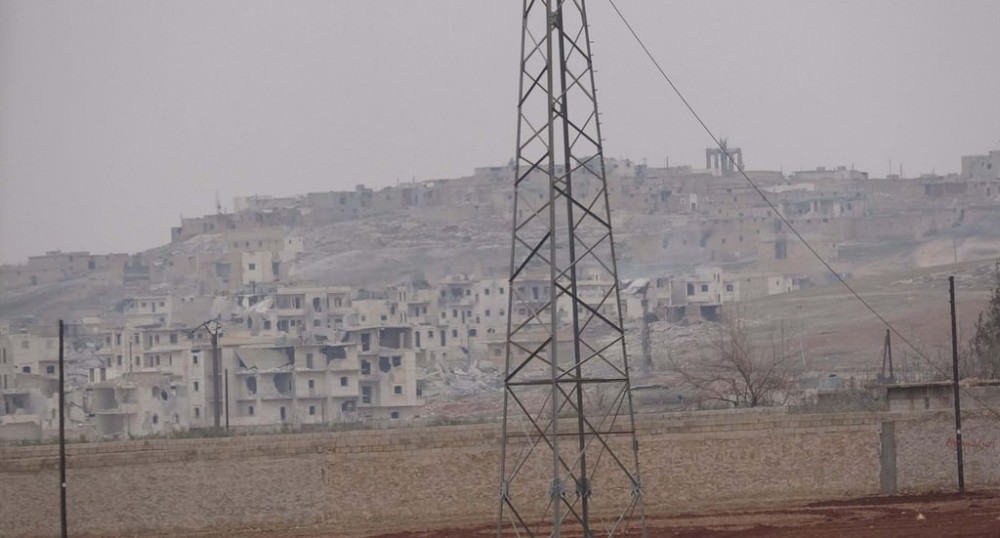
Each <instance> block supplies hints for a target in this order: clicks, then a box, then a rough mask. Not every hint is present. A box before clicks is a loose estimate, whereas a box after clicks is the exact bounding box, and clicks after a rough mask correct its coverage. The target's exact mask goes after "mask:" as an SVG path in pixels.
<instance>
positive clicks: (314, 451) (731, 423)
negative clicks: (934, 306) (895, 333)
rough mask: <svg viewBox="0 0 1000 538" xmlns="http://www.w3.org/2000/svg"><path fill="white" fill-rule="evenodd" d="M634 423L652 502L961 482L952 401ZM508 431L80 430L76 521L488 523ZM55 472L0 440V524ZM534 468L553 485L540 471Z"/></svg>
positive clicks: (33, 515) (43, 495)
mask: <svg viewBox="0 0 1000 538" xmlns="http://www.w3.org/2000/svg"><path fill="white" fill-rule="evenodd" d="M965 423H966V427H965V445H966V449H965V453H966V462H967V463H966V481H967V485H968V487H969V488H972V489H974V488H980V487H996V486H998V485H1000V465H996V462H997V461H1000V458H998V457H997V456H998V450H1000V420H997V418H996V417H995V416H991V415H988V414H986V413H985V412H973V413H970V414H969V415H968V416H967V417H966V418H965ZM885 424H891V426H889V427H885V426H884V425H885ZM637 429H638V432H639V433H638V437H639V442H640V447H641V458H642V461H641V463H642V471H643V473H642V478H643V484H644V491H645V495H646V507H647V513H651V514H658V513H668V512H676V511H686V510H698V509H707V508H712V507H717V506H719V505H720V504H728V505H731V506H735V505H741V504H743V505H745V504H747V503H762V502H772V501H773V502H778V501H794V500H806V499H820V498H832V497H845V496H858V495H870V494H877V493H880V492H882V491H887V487H888V486H889V485H893V486H894V487H897V486H898V489H899V490H900V491H904V492H916V491H927V490H941V489H949V488H953V487H954V483H955V482H954V480H955V479H954V476H955V464H954V461H955V449H954V424H953V422H952V418H951V416H950V415H949V414H947V413H936V412H925V413H916V414H905V415H903V414H873V413H858V414H831V415H787V414H784V413H780V412H766V411H753V410H751V411H727V412H703V413H679V414H667V415H644V416H640V417H638V418H637ZM499 433H500V432H499V426H498V425H497V424H483V425H470V426H449V427H437V428H413V429H396V430H380V431H356V432H343V433H322V434H292V435H271V436H258V437H239V438H222V439H190V440H156V441H131V442H114V443H95V444H79V445H70V446H69V448H68V460H69V472H68V480H67V482H68V484H69V489H68V497H69V514H70V515H69V521H70V528H71V531H72V533H73V534H83V533H92V534H123V533H142V532H147V531H157V532H160V533H164V532H171V531H172V532H180V531H196V530H207V529H215V530H222V531H234V530H236V529H240V528H248V527H259V526H285V525H309V524H324V525H327V526H329V528H331V529H337V530H338V531H340V532H341V533H345V534H346V533H348V532H363V531H365V530H375V529H378V530H395V529H412V530H422V529H434V528H440V527H445V526H452V525H464V524H472V523H478V524H489V523H490V522H492V521H494V520H495V517H496V510H497V506H498V505H497V503H498V500H497V490H498V489H497V488H498V482H499ZM949 436H950V437H949ZM949 439H951V441H949ZM889 440H891V442H888V441H889ZM886 450H891V451H892V452H891V453H887V452H886ZM57 476H58V449H57V447H55V446H38V447H11V448H0V525H2V526H0V528H2V529H3V531H2V532H0V534H2V535H3V536H35V535H38V536H53V535H57V534H58V516H57V514H58V482H57V480H58V479H57ZM537 482H538V484H537V485H538V487H546V481H545V479H544V473H539V474H538V476H537Z"/></svg>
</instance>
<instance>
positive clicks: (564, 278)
mask: <svg viewBox="0 0 1000 538" xmlns="http://www.w3.org/2000/svg"><path fill="white" fill-rule="evenodd" d="M522 24H523V25H522V28H521V62H520V67H521V69H520V78H521V83H520V90H519V91H520V94H519V98H518V134H517V154H516V159H515V175H514V224H513V229H512V238H511V263H510V280H509V286H510V287H509V293H508V309H507V339H506V361H505V364H506V367H505V369H504V410H503V414H504V422H503V432H502V443H501V444H502V449H501V450H502V454H501V469H500V510H499V517H498V522H497V536H498V537H501V536H505V535H509V536H538V535H539V534H538V533H539V531H540V530H541V529H540V528H539V525H541V526H542V528H544V529H545V531H544V532H545V533H546V534H548V535H549V536H553V537H558V536H561V533H562V531H563V530H565V531H566V532H567V533H569V534H572V535H573V536H580V535H582V536H584V537H592V536H603V537H617V536H622V535H624V534H626V533H629V535H639V536H646V523H645V515H644V511H643V510H644V509H643V500H642V488H641V485H640V481H639V446H638V442H637V441H636V437H635V419H634V416H633V413H632V393H631V390H630V389H631V384H630V380H629V367H628V358H627V356H626V353H625V331H624V325H623V322H622V313H621V309H620V306H619V305H621V298H620V292H619V280H618V269H617V265H616V262H615V250H614V242H613V237H612V230H611V213H610V209H609V207H608V190H607V181H606V176H605V166H604V150H603V143H602V139H601V129H600V124H599V122H598V112H597V98H596V90H595V87H594V69H593V64H592V60H591V50H590V46H591V42H590V29H589V26H588V24H589V23H588V20H587V13H586V7H585V3H584V2H568V1H564V0H539V1H535V2H525V3H524V10H523V16H522ZM584 275H585V277H584ZM632 533H635V534H632Z"/></svg>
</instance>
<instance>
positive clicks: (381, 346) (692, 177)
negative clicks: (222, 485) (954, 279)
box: [0, 148, 1000, 440]
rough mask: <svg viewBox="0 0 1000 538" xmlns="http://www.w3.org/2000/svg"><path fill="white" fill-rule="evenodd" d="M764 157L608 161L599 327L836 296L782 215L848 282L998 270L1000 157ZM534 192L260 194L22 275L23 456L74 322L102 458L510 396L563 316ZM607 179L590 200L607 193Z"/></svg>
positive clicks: (4, 433)
mask: <svg viewBox="0 0 1000 538" xmlns="http://www.w3.org/2000/svg"><path fill="white" fill-rule="evenodd" d="M729 156H732V160H730V158H729ZM742 160H743V152H742V150H741V149H739V148H729V149H728V154H727V153H726V152H722V151H720V150H719V149H714V150H713V149H710V150H707V151H706V155H705V168H693V167H691V166H676V167H672V166H665V167H660V168H658V167H653V166H650V165H647V164H639V163H635V162H632V161H628V160H612V161H608V165H607V175H608V191H607V192H606V195H607V197H608V199H609V201H610V204H611V207H612V208H614V213H613V219H614V220H615V228H616V241H617V242H618V244H619V245H620V249H619V251H618V256H619V260H618V263H619V267H620V271H621V272H620V274H621V275H622V277H623V281H622V282H621V283H620V288H621V290H622V293H621V297H620V301H619V302H618V303H617V304H615V302H614V301H611V302H610V303H608V301H607V300H606V297H605V295H606V294H605V293H604V290H606V289H608V283H607V282H602V281H601V279H600V277H599V276H597V274H598V273H596V272H594V273H593V274H591V273H588V272H587V271H586V268H585V267H584V268H582V273H581V275H580V280H579V286H580V287H581V290H582V291H581V293H580V294H581V295H582V296H584V297H588V298H589V299H588V301H591V299H592V302H591V307H592V308H593V309H594V310H595V311H602V312H604V313H605V314H607V315H617V314H618V313H619V312H620V313H621V315H622V316H623V317H624V319H625V320H626V322H627V323H630V324H632V325H636V324H640V323H643V322H644V321H648V320H651V319H655V320H660V321H666V322H671V323H688V322H691V321H692V320H702V319H704V320H709V321H711V320H715V319H717V318H718V317H719V316H720V315H721V312H722V311H723V309H725V308H726V307H727V305H734V304H739V303H742V302H746V301H752V300H754V299H759V298H762V297H768V296H772V295H779V294H785V293H789V292H792V291H795V290H798V289H803V288H808V287H812V286H817V285H823V284H827V283H829V278H830V275H829V272H828V271H827V270H826V268H824V267H823V265H822V264H820V263H818V262H817V261H816V260H815V258H814V255H813V253H812V252H810V251H809V250H808V249H807V247H806V245H804V244H803V243H802V242H801V241H799V240H798V239H797V238H796V237H795V236H794V235H792V233H791V231H790V230H788V229H786V227H785V226H784V225H783V222H782V220H781V219H779V218H778V215H777V214H776V212H777V213H780V215H781V216H783V217H785V218H786V219H788V221H789V222H791V223H793V224H794V225H795V227H796V228H797V230H798V232H799V233H801V234H802V235H803V236H804V237H805V238H806V239H807V240H808V241H809V242H810V244H811V245H813V247H814V248H817V249H818V254H819V255H820V256H821V257H822V258H823V259H824V260H825V261H826V262H827V263H828V264H829V265H830V266H831V267H832V268H834V269H835V270H836V271H837V273H838V274H839V275H841V276H842V277H843V278H846V279H850V278H852V277H854V276H856V275H865V274H878V273H879V272H881V271H886V270H887V268H888V267H889V265H886V264H887V263H890V262H891V261H892V259H893V257H894V256H907V255H909V256H912V255H913V253H914V252H925V254H926V249H924V250H923V251H921V247H926V246H927V245H928V244H929V243H930V242H933V241H936V240H938V239H939V238H946V240H947V244H948V246H949V248H948V249H947V253H946V258H945V259H944V262H950V261H951V260H950V259H948V258H952V257H953V259H954V261H956V262H957V261H959V259H960V258H964V257H965V256H966V255H968V256H978V257H983V256H990V255H996V252H995V251H989V249H988V248H987V249H986V250H983V247H982V245H979V244H977V243H976V242H975V240H974V238H977V237H978V238H981V237H983V236H984V234H989V233H990V232H991V230H992V231H993V232H994V233H995V231H996V230H997V229H1000V227H997V226H996V224H997V222H1000V211H998V209H997V208H998V207H1000V204H998V203H997V202H998V201H1000V151H991V152H989V153H988V154H985V155H972V156H966V157H962V158H961V171H960V173H958V174H951V175H947V176H939V175H934V174H929V175H921V176H919V177H909V178H904V177H900V175H897V174H890V175H887V176H886V177H879V178H875V177H869V174H868V173H866V172H863V171H859V170H854V169H852V168H849V167H844V166H839V167H835V168H831V169H827V168H817V169H814V170H803V171H797V172H793V173H790V174H785V173H783V172H780V171H752V170H748V171H747V175H748V176H749V178H750V179H751V180H752V181H753V182H754V183H755V185H750V184H748V183H747V182H746V181H745V179H744V178H743V177H742V175H740V174H739V173H738V171H739V170H740V169H742V168H743V162H742ZM513 174H514V170H513V169H512V166H510V165H509V166H502V167H491V168H479V169H476V170H475V172H474V174H473V175H472V176H470V177H464V178H458V179H450V180H430V181H422V182H411V183H403V184H399V185H396V186H392V187H387V188H384V189H381V190H377V191H375V190H372V189H369V188H366V187H364V186H362V185H359V186H358V187H357V188H356V189H354V190H351V191H342V192H338V191H331V192H319V193H308V194H305V195H301V196H295V197H286V198H278V197H271V196H266V195H251V196H240V197H237V198H235V200H234V201H233V204H232V209H231V211H226V210H224V208H223V207H222V206H221V204H219V205H218V207H217V211H216V212H215V213H213V214H208V215H204V216H200V217H182V218H181V220H180V222H179V225H178V226H176V227H173V228H172V229H171V230H170V231H169V242H168V243H167V244H165V245H163V246H160V247H157V248H153V249H150V250H148V251H145V252H139V253H108V254H91V253H88V252H48V253H45V254H42V255H38V256H33V257H31V258H30V259H29V260H28V261H27V263H25V264H21V265H9V266H3V267H2V268H0V306H2V309H0V312H2V314H0V315H2V316H3V319H2V320H0V396H2V397H0V439H3V440H33V439H34V440H37V439H43V438H48V437H51V436H52V435H53V432H54V431H55V429H56V428H57V426H58V424H57V419H56V414H57V409H58V403H57V394H58V390H59V389H58V378H57V375H56V373H57V366H58V357H59V351H60V344H59V338H58V335H57V320H59V319H64V320H65V321H66V323H67V336H66V338H65V341H64V343H63V352H64V354H65V357H66V364H67V369H68V374H67V375H68V378H67V379H68V386H69V388H70V389H69V390H70V392H69V396H68V398H69V401H70V406H69V415H68V421H69V422H68V427H69V431H70V432H71V435H74V436H78V437H81V438H86V439H115V438H133V437H143V436H151V435H167V434H174V433H178V432H185V431H188V430H199V429H211V428H222V427H225V428H233V429H236V430H241V431H273V430H275V429H283V428H284V429H287V428H301V427H308V426H309V425H331V424H337V423H353V422H358V421H396V420H411V419H415V418H419V417H421V416H422V415H424V408H425V404H426V403H427V402H428V401H431V400H435V399H447V398H450V397H454V396H456V395H461V394H466V393H471V392H476V391H481V390H491V389H496V388H497V387H498V386H499V374H498V372H499V371H502V370H503V368H504V360H505V356H506V353H505V344H506V343H505V335H506V331H507V324H508V314H510V316H509V317H510V323H514V324H517V323H519V322H521V321H522V320H524V319H526V318H527V317H530V316H531V314H532V313H531V312H527V311H524V309H523V308H522V309H520V310H521V311H518V312H508V311H507V310H508V309H509V308H510V304H512V303H511V302H510V301H509V298H510V295H511V294H518V296H519V297H522V298H524V297H533V299H534V300H537V301H544V300H546V298H548V297H549V296H550V290H549V289H548V280H547V279H546V278H539V279H538V285H531V284H530V282H529V283H528V284H524V281H523V280H522V281H521V283H520V284H519V286H518V288H517V289H509V286H508V278H507V276H508V274H509V270H510V267H509V260H508V259H507V255H508V252H509V247H510V243H509V242H510V233H509V227H510V223H509V215H510V214H512V212H513V200H512V188H511V184H512V177H513ZM588 179H589V178H588V177H586V176H580V177H578V178H576V180H575V181H576V184H575V185H574V188H575V189H581V190H586V189H588V188H589V189H595V188H597V186H596V185H597V182H589V181H588ZM756 188H759V189H760V190H761V191H762V192H763V193H765V194H766V196H767V199H768V201H765V200H764V199H763V198H762V197H761V195H760V194H759V193H758V192H757V191H756ZM538 196H539V198H541V197H543V196H544V193H538ZM522 210H523V209H522ZM165 236H166V234H165ZM966 240H968V244H966ZM936 256H938V258H935V259H934V260H933V261H934V262H941V260H940V259H939V258H940V256H941V254H940V253H939V254H936ZM567 307H568V305H562V304H559V311H560V312H561V313H564V312H566V311H567V310H568V308H567ZM631 353H632V354H638V353H639V350H632V351H631ZM642 353H644V354H648V353H649V351H648V349H645V350H643V351H642Z"/></svg>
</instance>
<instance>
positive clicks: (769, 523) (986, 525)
mask: <svg viewBox="0 0 1000 538" xmlns="http://www.w3.org/2000/svg"><path fill="white" fill-rule="evenodd" d="M649 529H650V532H649V536H650V538H696V537H697V538H702V537H705V538H723V537H725V538H751V537H754V538H756V537H782V538H791V537H795V538H798V537H803V536H809V537H849V538H876V537H879V538H881V537H899V538H903V537H906V538H932V537H933V538H939V537H966V538H972V537H977V538H978V537H983V538H986V537H1000V492H988V493H974V494H966V495H962V496H959V495H953V494H947V495H944V494H941V495H922V496H910V497H907V496H900V497H872V498H864V499H855V500H848V501H834V502H823V503H813V504H808V505H800V506H794V507H777V508H771V509H758V510H747V511H738V512H725V513H712V514H681V515H673V516H667V517H653V518H651V519H650V520H649ZM495 535H496V530H495V528H494V527H493V526H491V525H486V524H484V525H483V526H480V527H473V528H464V529H449V530H438V531H431V532H399V533H391V534H379V535H375V536H373V538H476V537H487V536H495ZM329 536H334V535H333V534H331V535H329ZM564 536H566V534H565V533H564ZM629 536H641V534H639V532H638V531H633V532H632V533H631V534H629Z"/></svg>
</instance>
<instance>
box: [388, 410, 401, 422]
mask: <svg viewBox="0 0 1000 538" xmlns="http://www.w3.org/2000/svg"><path fill="white" fill-rule="evenodd" d="M389 418H391V419H393V420H396V419H398V418H399V411H393V412H391V413H389Z"/></svg>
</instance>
